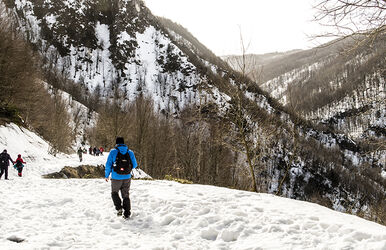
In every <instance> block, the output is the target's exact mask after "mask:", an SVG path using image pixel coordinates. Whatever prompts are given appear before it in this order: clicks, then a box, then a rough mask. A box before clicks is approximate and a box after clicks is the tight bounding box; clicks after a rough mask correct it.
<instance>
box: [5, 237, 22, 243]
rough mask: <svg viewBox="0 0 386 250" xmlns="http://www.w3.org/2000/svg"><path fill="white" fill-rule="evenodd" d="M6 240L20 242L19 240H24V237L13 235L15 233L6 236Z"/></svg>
mask: <svg viewBox="0 0 386 250" xmlns="http://www.w3.org/2000/svg"><path fill="white" fill-rule="evenodd" d="M7 240H9V241H13V242H16V243H21V242H23V241H25V239H22V238H20V237H17V236H15V235H12V236H11V237H8V238H7Z"/></svg>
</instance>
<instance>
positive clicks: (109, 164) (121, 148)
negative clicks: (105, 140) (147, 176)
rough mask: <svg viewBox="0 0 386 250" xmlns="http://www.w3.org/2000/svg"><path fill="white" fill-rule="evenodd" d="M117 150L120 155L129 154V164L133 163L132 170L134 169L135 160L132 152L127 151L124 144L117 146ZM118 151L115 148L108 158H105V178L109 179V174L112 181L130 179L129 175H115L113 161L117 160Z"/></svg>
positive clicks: (135, 165)
mask: <svg viewBox="0 0 386 250" xmlns="http://www.w3.org/2000/svg"><path fill="white" fill-rule="evenodd" d="M117 148H118V150H119V152H121V154H126V153H127V152H129V155H130V159H131V162H132V163H133V169H134V168H136V167H137V160H136V159H135V156H134V153H133V151H131V150H129V149H128V148H127V146H126V145H125V144H118V145H117ZM118 150H117V149H116V148H114V149H112V150H111V151H110V153H109V156H108V157H107V162H106V168H105V178H109V176H110V173H111V179H114V180H126V179H130V178H131V174H127V175H121V174H117V173H116V172H115V171H114V169H113V165H114V163H115V159H116V158H117V155H118Z"/></svg>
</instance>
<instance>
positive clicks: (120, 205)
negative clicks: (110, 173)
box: [111, 179, 131, 217]
mask: <svg viewBox="0 0 386 250" xmlns="http://www.w3.org/2000/svg"><path fill="white" fill-rule="evenodd" d="M130 184H131V179H126V180H114V179H111V198H112V199H113V202H114V206H115V209H116V210H120V209H124V215H125V216H126V217H128V216H130V214H131V211H130V210H131V204H130V197H129V191H130ZM119 191H121V195H122V199H123V202H122V200H121V198H120V197H119Z"/></svg>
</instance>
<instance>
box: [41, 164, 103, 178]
mask: <svg viewBox="0 0 386 250" xmlns="http://www.w3.org/2000/svg"><path fill="white" fill-rule="evenodd" d="M104 175H105V166H104V165H98V166H90V165H81V166H79V167H76V168H74V167H64V168H63V169H62V170H60V172H56V173H52V174H47V175H43V177H44V178H47V179H68V178H78V179H82V178H83V179H91V178H103V177H104Z"/></svg>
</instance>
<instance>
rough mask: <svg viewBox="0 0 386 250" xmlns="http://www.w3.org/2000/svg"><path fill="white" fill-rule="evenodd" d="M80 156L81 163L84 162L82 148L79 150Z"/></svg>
mask: <svg viewBox="0 0 386 250" xmlns="http://www.w3.org/2000/svg"><path fill="white" fill-rule="evenodd" d="M78 156H79V161H80V162H82V160H83V150H82V148H81V147H79V149H78Z"/></svg>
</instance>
